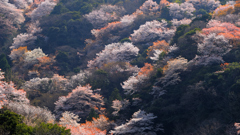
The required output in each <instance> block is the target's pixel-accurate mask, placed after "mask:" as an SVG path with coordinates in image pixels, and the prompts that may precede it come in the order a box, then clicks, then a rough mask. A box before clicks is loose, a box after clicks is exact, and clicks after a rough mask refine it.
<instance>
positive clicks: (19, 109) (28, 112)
mask: <svg viewBox="0 0 240 135" xmlns="http://www.w3.org/2000/svg"><path fill="white" fill-rule="evenodd" d="M7 108H8V109H10V110H12V111H13V112H15V113H17V114H20V115H22V116H24V120H23V122H24V123H25V124H27V125H29V126H35V125H36V124H39V123H38V122H46V123H54V122H55V115H54V114H52V112H51V111H49V110H48V109H46V108H41V107H35V106H32V105H30V104H25V103H22V102H10V103H9V104H8V106H7Z"/></svg>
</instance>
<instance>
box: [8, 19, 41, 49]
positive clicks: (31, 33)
mask: <svg viewBox="0 0 240 135" xmlns="http://www.w3.org/2000/svg"><path fill="white" fill-rule="evenodd" d="M41 31H42V29H41V28H40V27H39V22H35V23H31V24H30V26H29V28H28V29H27V33H20V34H19V35H17V37H15V38H13V44H12V46H10V49H17V48H19V47H21V46H30V45H33V44H34V41H35V40H36V39H37V36H36V35H37V34H38V33H40V32H41Z"/></svg>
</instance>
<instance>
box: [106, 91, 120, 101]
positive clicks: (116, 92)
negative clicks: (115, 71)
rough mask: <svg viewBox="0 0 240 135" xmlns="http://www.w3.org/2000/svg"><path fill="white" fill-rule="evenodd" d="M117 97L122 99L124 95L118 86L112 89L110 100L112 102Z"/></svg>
mask: <svg viewBox="0 0 240 135" xmlns="http://www.w3.org/2000/svg"><path fill="white" fill-rule="evenodd" d="M115 99H117V100H120V101H121V100H122V97H121V95H120V93H119V90H118V89H117V88H115V89H114V90H113V91H112V93H111V96H110V97H109V102H112V101H113V100H115Z"/></svg>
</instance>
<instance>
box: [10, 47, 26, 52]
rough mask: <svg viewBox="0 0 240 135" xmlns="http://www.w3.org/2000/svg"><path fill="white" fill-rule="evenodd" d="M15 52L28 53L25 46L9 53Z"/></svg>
mask: <svg viewBox="0 0 240 135" xmlns="http://www.w3.org/2000/svg"><path fill="white" fill-rule="evenodd" d="M16 51H22V52H24V53H25V52H28V49H27V46H23V47H22V46H21V47H19V48H18V49H13V50H12V51H11V53H12V52H16Z"/></svg>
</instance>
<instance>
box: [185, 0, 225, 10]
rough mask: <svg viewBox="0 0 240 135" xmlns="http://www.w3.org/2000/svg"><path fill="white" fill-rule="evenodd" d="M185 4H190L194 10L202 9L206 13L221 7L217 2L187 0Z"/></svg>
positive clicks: (213, 0)
mask: <svg viewBox="0 0 240 135" xmlns="http://www.w3.org/2000/svg"><path fill="white" fill-rule="evenodd" d="M187 2H188V3H192V4H193V6H194V8H196V10H199V9H204V10H206V11H207V12H212V11H214V10H215V9H216V8H217V7H219V6H220V5H221V3H220V1H218V0H216V1H215V0H188V1H187Z"/></svg>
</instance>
